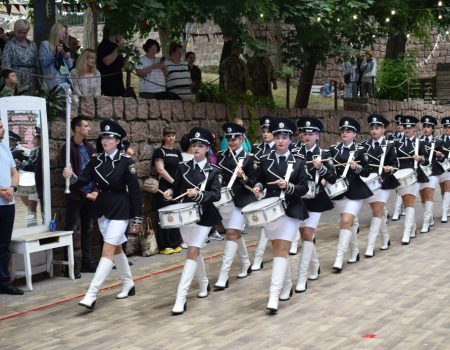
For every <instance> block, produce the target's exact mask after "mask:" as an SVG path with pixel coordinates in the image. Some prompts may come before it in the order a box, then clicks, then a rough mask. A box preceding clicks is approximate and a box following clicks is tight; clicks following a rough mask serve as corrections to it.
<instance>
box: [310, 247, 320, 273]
mask: <svg viewBox="0 0 450 350" xmlns="http://www.w3.org/2000/svg"><path fill="white" fill-rule="evenodd" d="M310 266H311V273H310V275H309V277H308V279H309V280H310V281H315V280H317V279H319V276H320V263H319V258H318V256H317V250H316V245H315V244H314V249H313V251H312V254H311V262H310Z"/></svg>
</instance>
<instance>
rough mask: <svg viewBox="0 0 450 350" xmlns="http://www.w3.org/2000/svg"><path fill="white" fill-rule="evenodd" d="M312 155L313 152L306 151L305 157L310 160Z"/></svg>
mask: <svg viewBox="0 0 450 350" xmlns="http://www.w3.org/2000/svg"><path fill="white" fill-rule="evenodd" d="M312 156H313V153H312V152H311V151H308V152H306V159H307V160H311V159H312Z"/></svg>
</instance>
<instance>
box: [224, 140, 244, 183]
mask: <svg viewBox="0 0 450 350" xmlns="http://www.w3.org/2000/svg"><path fill="white" fill-rule="evenodd" d="M228 151H229V152H230V153H231V155H232V156H233V159H234V161H235V162H236V166H237V167H238V166H239V162H238V160H237V159H236V155H235V154H234V152H233V150H232V149H231V147H228ZM242 178H243V179H244V180H246V179H247V176H245V173H244V174H243V176H242Z"/></svg>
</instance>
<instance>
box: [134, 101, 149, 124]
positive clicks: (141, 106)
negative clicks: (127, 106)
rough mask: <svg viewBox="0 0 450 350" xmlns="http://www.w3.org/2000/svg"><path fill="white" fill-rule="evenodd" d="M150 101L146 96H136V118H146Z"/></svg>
mask: <svg viewBox="0 0 450 350" xmlns="http://www.w3.org/2000/svg"><path fill="white" fill-rule="evenodd" d="M149 104H150V101H149V100H148V99H146V98H140V97H138V98H137V117H138V119H142V120H147V119H148V118H149V110H150V108H149Z"/></svg>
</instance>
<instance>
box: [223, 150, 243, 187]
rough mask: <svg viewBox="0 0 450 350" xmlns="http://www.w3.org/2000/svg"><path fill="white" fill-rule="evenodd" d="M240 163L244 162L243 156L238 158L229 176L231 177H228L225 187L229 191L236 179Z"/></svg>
mask: <svg viewBox="0 0 450 350" xmlns="http://www.w3.org/2000/svg"><path fill="white" fill-rule="evenodd" d="M242 164H244V158H240V159H239V161H238V164H237V166H236V169H234V173H233V176H231V179H230V181H229V182H228V186H227V188H228V190H230V191H231V187H233V185H234V182H235V181H236V177H237V173H238V170H239V168H241V167H242Z"/></svg>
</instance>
